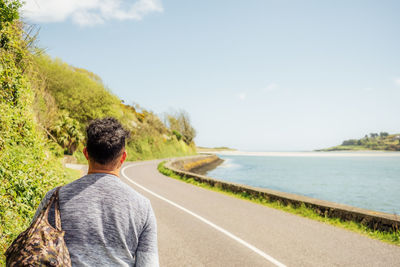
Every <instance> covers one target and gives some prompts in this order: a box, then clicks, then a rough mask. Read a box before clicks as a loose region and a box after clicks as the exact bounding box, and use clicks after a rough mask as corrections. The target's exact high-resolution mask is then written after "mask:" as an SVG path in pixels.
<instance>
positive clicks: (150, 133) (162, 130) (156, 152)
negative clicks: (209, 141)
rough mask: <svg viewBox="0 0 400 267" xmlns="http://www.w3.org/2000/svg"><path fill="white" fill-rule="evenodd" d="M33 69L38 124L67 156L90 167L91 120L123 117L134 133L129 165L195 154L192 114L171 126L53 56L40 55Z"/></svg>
mask: <svg viewBox="0 0 400 267" xmlns="http://www.w3.org/2000/svg"><path fill="white" fill-rule="evenodd" d="M33 64H34V66H35V69H36V72H35V73H32V76H33V77H34V78H35V81H36V84H37V90H36V92H37V94H36V101H35V103H36V104H35V110H36V111H37V114H38V122H39V123H40V125H41V126H42V127H43V128H44V129H46V131H47V133H48V136H49V138H52V139H54V140H56V141H57V143H58V144H59V145H60V146H61V147H63V149H64V152H65V153H66V154H74V156H75V157H76V158H77V159H78V160H79V161H81V162H86V160H85V159H84V157H83V155H82V153H81V150H82V148H83V140H84V131H85V127H86V125H87V123H88V122H90V121H91V120H93V119H95V118H102V117H107V116H112V117H115V118H117V119H118V120H120V121H121V122H122V124H123V125H124V126H125V128H127V129H128V130H129V131H130V132H131V138H130V139H129V140H128V145H127V151H128V160H144V159H153V158H162V157H170V156H182V155H188V154H194V153H195V146H194V142H193V138H194V137H195V131H194V129H193V127H192V126H191V125H190V119H189V116H188V115H187V113H186V112H184V111H179V112H176V113H175V114H167V121H168V125H165V124H164V123H163V122H162V121H161V120H160V118H159V117H158V116H156V115H155V114H154V113H152V112H151V111H148V110H145V109H143V108H140V107H139V106H138V105H127V104H125V103H123V101H121V100H120V99H119V98H118V97H117V96H115V95H113V94H112V93H111V92H110V91H109V90H108V89H107V88H106V87H105V85H104V84H103V82H102V80H101V78H100V77H99V76H97V75H96V74H94V73H92V72H90V71H87V70H85V69H81V68H76V67H73V66H70V65H68V64H66V63H64V62H62V61H61V60H60V59H51V58H50V57H49V56H47V55H36V56H34V62H33Z"/></svg>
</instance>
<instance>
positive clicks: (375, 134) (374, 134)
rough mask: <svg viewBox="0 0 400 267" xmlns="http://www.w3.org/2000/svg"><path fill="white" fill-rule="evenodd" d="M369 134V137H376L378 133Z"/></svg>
mask: <svg viewBox="0 0 400 267" xmlns="http://www.w3.org/2000/svg"><path fill="white" fill-rule="evenodd" d="M369 136H371V138H375V137H378V134H377V133H370V134H369Z"/></svg>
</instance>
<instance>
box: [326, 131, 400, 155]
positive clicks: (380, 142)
mask: <svg viewBox="0 0 400 267" xmlns="http://www.w3.org/2000/svg"><path fill="white" fill-rule="evenodd" d="M340 150H385V151H400V134H389V133H386V132H381V133H380V134H378V133H370V134H369V135H365V136H364V137H363V138H361V139H349V140H345V141H343V143H342V144H341V145H338V146H334V147H330V148H325V149H320V150H318V151H340Z"/></svg>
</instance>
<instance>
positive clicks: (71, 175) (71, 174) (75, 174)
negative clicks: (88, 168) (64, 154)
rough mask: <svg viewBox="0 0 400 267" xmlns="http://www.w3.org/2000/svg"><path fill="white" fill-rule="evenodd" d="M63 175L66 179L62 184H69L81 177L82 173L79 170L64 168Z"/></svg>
mask: <svg viewBox="0 0 400 267" xmlns="http://www.w3.org/2000/svg"><path fill="white" fill-rule="evenodd" d="M65 173H66V176H67V177H66V178H65V179H64V184H69V183H71V182H73V181H75V180H76V179H79V178H81V177H82V172H81V171H80V170H74V169H68V168H65Z"/></svg>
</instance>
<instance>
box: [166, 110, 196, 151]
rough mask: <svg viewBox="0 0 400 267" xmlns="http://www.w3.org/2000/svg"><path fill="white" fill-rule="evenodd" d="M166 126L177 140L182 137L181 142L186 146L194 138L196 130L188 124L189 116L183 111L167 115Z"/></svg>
mask: <svg viewBox="0 0 400 267" xmlns="http://www.w3.org/2000/svg"><path fill="white" fill-rule="evenodd" d="M167 124H168V127H169V129H170V130H171V131H172V132H173V133H174V135H175V136H176V137H177V138H178V140H179V139H180V136H182V139H183V141H184V142H185V143H186V144H188V145H189V144H191V143H192V142H193V140H194V138H195V137H196V130H195V129H194V128H193V126H192V125H191V123H190V118H189V114H188V113H187V112H186V111H184V110H180V111H176V112H173V113H172V114H167Z"/></svg>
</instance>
